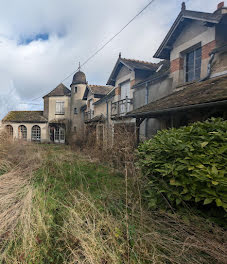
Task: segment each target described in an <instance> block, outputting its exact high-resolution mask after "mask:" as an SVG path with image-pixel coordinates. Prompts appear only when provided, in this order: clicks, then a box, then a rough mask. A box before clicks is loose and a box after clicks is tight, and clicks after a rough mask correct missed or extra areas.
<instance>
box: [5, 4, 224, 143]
mask: <svg viewBox="0 0 227 264" xmlns="http://www.w3.org/2000/svg"><path fill="white" fill-rule="evenodd" d="M154 57H155V58H158V59H160V61H159V63H151V62H145V61H139V60H135V59H126V58H123V57H122V56H121V54H120V55H119V58H118V59H117V62H116V63H115V66H114V67H113V70H112V72H111V74H110V77H109V79H108V81H107V84H106V86H100V85H89V84H88V83H87V81H86V76H85V74H84V73H83V72H81V71H80V70H79V71H78V72H77V73H76V74H75V75H74V77H73V80H72V84H71V86H70V88H71V89H70V90H69V89H68V88H67V87H65V86H64V85H63V84H60V85H59V86H57V87H56V88H55V89H54V90H53V91H51V92H50V93H48V94H47V95H46V96H44V97H43V99H44V111H43V112H40V111H24V112H23V111H19V112H16V111H13V112H10V113H9V114H8V115H7V116H6V117H5V118H4V119H3V120H2V123H3V125H4V126H5V128H6V129H7V131H8V133H9V135H11V136H12V137H14V138H24V139H27V140H32V141H39V142H40V141H41V142H56V143H64V142H65V141H70V140H72V141H74V140H75V138H76V136H77V135H78V134H80V133H82V134H84V132H85V135H88V134H89V135H92V138H93V139H94V141H95V140H97V141H98V142H99V144H101V145H103V144H104V146H111V145H113V144H114V143H115V142H119V141H120V139H121V137H122V133H123V134H124V135H126V137H128V136H129V135H132V136H134V135H135V134H136V135H137V141H139V140H144V139H146V138H150V137H152V136H153V135H154V134H156V133H157V131H158V130H159V129H164V128H169V127H179V126H182V125H187V124H188V123H190V122H195V121H198V120H205V119H207V118H209V117H212V116H213V117H223V118H226V117H227V8H226V7H225V6H224V2H222V3H220V4H218V7H217V9H216V10H215V11H214V12H213V13H205V12H198V11H191V10H187V9H186V5H185V3H182V8H181V11H180V13H179V15H178V17H177V18H176V20H175V22H174V23H173V25H172V27H171V28H170V30H169V32H168V33H167V35H166V37H165V38H164V40H163V42H162V43H161V45H160V47H159V48H158V50H157V52H156V53H155V55H154ZM134 139H135V138H134Z"/></svg>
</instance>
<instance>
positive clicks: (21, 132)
mask: <svg viewBox="0 0 227 264" xmlns="http://www.w3.org/2000/svg"><path fill="white" fill-rule="evenodd" d="M18 137H19V139H24V140H27V128H26V126H23V125H22V126H19V127H18Z"/></svg>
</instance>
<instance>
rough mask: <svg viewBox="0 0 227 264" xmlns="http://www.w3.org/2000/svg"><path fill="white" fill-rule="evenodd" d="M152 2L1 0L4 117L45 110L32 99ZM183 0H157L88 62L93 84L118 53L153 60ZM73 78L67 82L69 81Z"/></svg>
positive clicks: (208, 6) (194, 1)
mask: <svg viewBox="0 0 227 264" xmlns="http://www.w3.org/2000/svg"><path fill="white" fill-rule="evenodd" d="M219 1H220V0H209V1H207V0H190V1H186V4H187V8H188V9H193V10H202V11H207V12H213V11H214V9H215V8H216V5H217V3H218V2H219ZM148 2H149V0H140V1H138V0H124V1H122V0H115V1H113V0H108V1H107V0H98V1H93V0H83V1H82V0H80V1H79V0H78V1H75V0H65V1H62V0H48V1H46V0H39V1H36V0H20V1H19V0H15V1H13V5H12V2H11V1H4V0H0V4H1V10H0V82H1V86H0V119H1V118H2V117H3V116H4V115H5V114H6V113H7V112H8V111H9V110H16V109H21V108H22V107H23V108H26V109H36V108H37V109H41V107H42V98H40V99H39V100H34V101H33V100H32V99H33V98H36V97H40V96H42V95H44V94H46V93H48V92H49V91H50V90H52V89H53V88H55V87H56V86H57V85H58V84H59V83H60V82H61V81H62V80H63V79H64V78H65V77H66V76H67V75H68V74H69V73H71V72H73V71H74V70H76V68H77V67H78V63H79V61H80V62H84V61H85V60H86V59H87V58H88V57H89V56H90V55H92V54H93V53H94V52H95V51H96V50H97V49H98V48H100V47H101V46H102V45H103V44H104V43H105V42H106V41H107V40H108V39H109V38H110V37H112V36H113V35H114V34H115V33H116V32H117V31H119V29H120V28H122V26H124V25H125V24H126V23H127V22H128V21H129V20H130V19H131V18H132V17H133V16H134V15H135V14H137V13H138V11H140V10H141V9H142V8H143V7H144V6H145V5H146V4H147V3H148ZM181 2H182V0H168V1H166V0H155V1H154V4H153V5H151V6H150V7H149V8H148V9H147V10H145V11H144V13H143V14H141V15H140V16H139V17H138V18H137V19H136V20H135V21H133V23H132V24H131V25H130V26H129V27H128V28H126V29H125V30H124V31H123V32H122V33H121V34H120V35H119V36H118V37H117V38H116V39H115V40H114V41H113V42H111V43H110V44H109V45H108V46H107V47H106V48H105V49H104V50H102V51H101V52H100V53H99V54H98V55H97V56H96V57H95V58H93V59H92V60H91V61H90V62H89V63H88V64H87V65H86V66H84V67H83V71H84V72H85V73H86V75H87V79H88V81H89V83H92V84H105V83H106V81H107V79H108V77H109V74H110V72H111V71H112V68H113V66H114V64H115V62H116V60H117V58H118V54H119V52H122V56H123V57H128V58H136V59H141V60H147V61H154V59H153V54H154V53H155V51H156V50H157V48H158V46H159V45H160V43H161V41H162V40H163V38H164V36H165V35H166V33H167V32H168V29H169V27H170V26H171V24H172V23H173V21H174V20H175V18H176V16H177V15H178V13H179V11H180V8H181ZM22 44H23V45H22ZM70 81H71V78H69V79H68V80H67V81H65V84H66V85H68V86H69V85H70ZM12 85H13V88H12ZM12 89H13V92H12ZM21 102H23V103H29V104H20V103H21Z"/></svg>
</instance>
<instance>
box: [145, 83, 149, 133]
mask: <svg viewBox="0 0 227 264" xmlns="http://www.w3.org/2000/svg"><path fill="white" fill-rule="evenodd" d="M148 98H149V89H148V82H146V96H145V103H146V104H148V101H149V100H148ZM147 130H148V118H146V121H145V138H147V134H148V133H147Z"/></svg>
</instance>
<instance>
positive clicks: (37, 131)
mask: <svg viewBox="0 0 227 264" xmlns="http://www.w3.org/2000/svg"><path fill="white" fill-rule="evenodd" d="M31 136H32V141H35V142H40V141H41V128H40V126H38V125H34V126H33V127H32V131H31Z"/></svg>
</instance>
